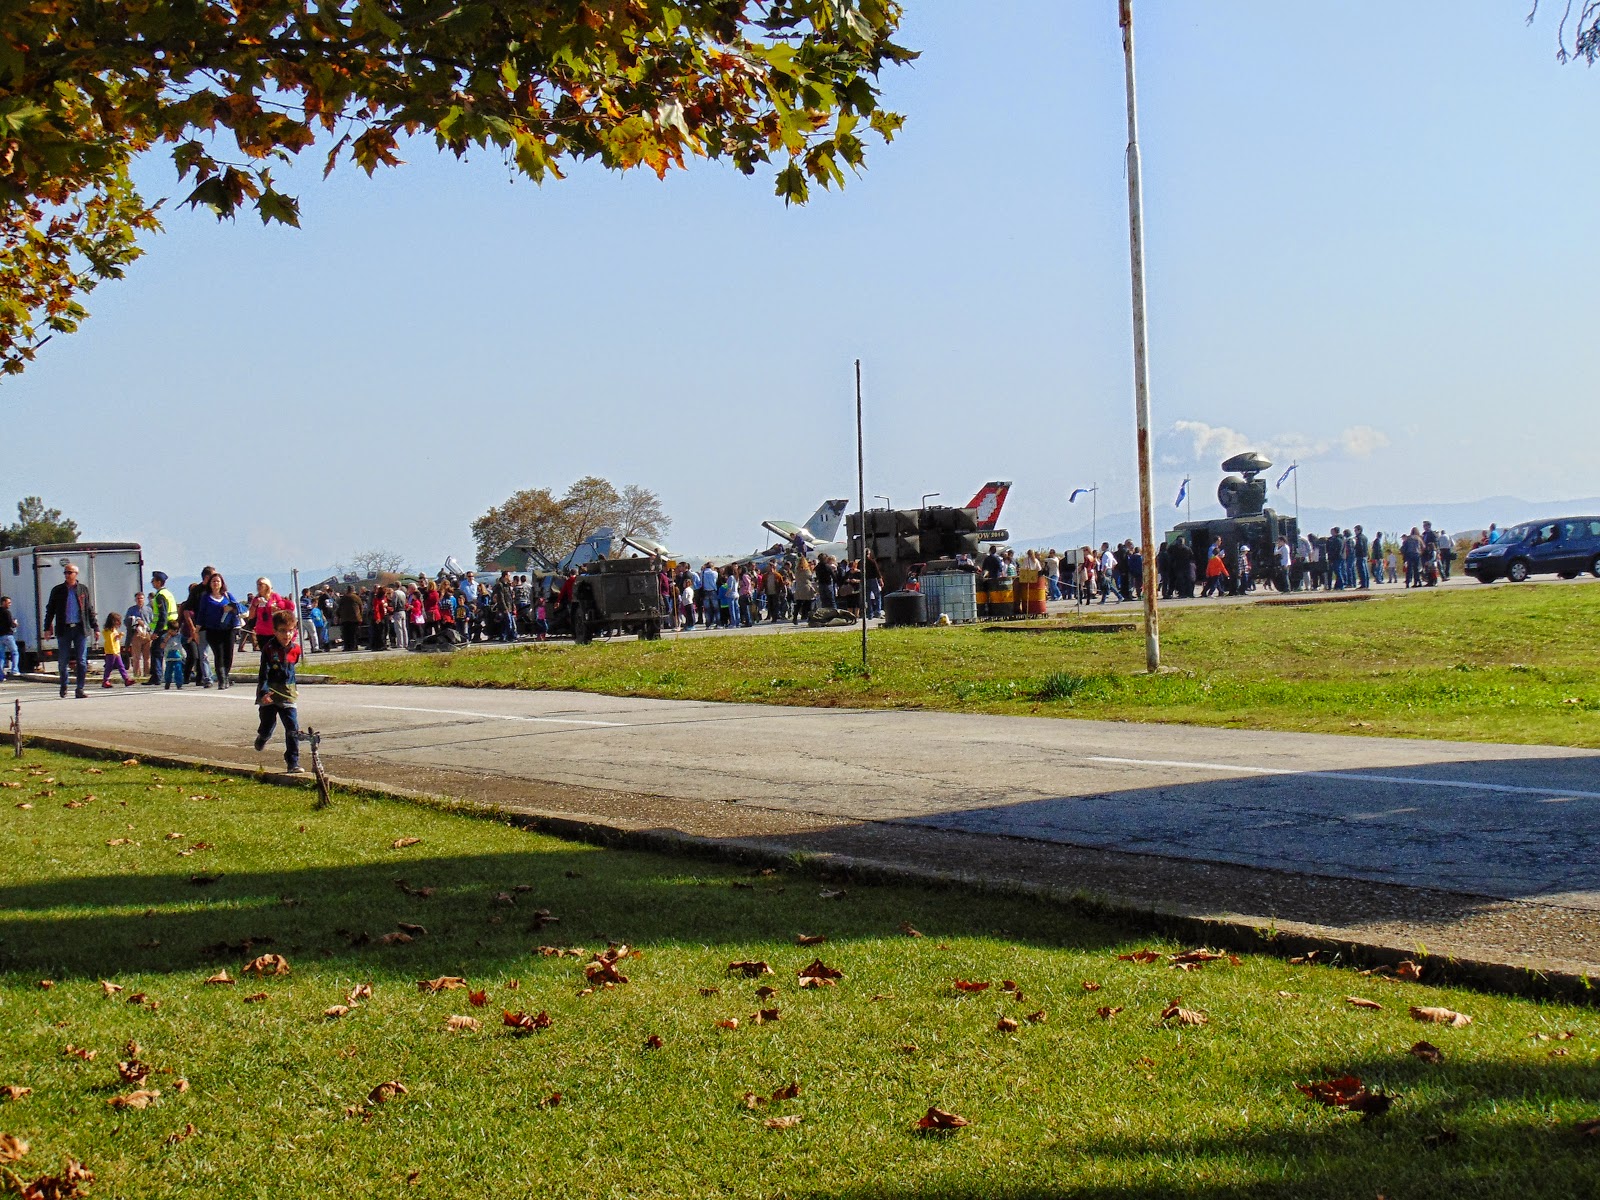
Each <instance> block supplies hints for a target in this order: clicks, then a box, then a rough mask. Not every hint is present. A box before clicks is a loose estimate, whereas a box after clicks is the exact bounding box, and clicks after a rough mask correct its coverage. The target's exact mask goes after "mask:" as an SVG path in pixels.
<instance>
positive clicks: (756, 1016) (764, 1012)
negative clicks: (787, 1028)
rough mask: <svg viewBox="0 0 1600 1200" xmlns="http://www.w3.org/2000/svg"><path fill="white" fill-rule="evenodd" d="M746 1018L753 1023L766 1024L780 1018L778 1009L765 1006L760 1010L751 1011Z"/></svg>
mask: <svg viewBox="0 0 1600 1200" xmlns="http://www.w3.org/2000/svg"><path fill="white" fill-rule="evenodd" d="M745 1019H746V1020H748V1021H749V1022H750V1024H752V1025H766V1024H769V1023H770V1022H772V1021H776V1020H777V1019H778V1010H777V1009H775V1008H763V1009H761V1010H760V1011H759V1012H753V1013H751V1014H750V1015H749V1016H748V1017H747V1018H745Z"/></svg>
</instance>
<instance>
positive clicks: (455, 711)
mask: <svg viewBox="0 0 1600 1200" xmlns="http://www.w3.org/2000/svg"><path fill="white" fill-rule="evenodd" d="M345 707H347V708H376V709H381V710H382V711H384V712H414V713H429V714H431V715H433V716H439V717H477V718H479V719H480V720H484V721H528V722H531V723H533V724H538V725H596V726H604V727H605V728H607V729H626V728H627V727H628V725H629V722H627V721H585V720H580V719H579V718H577V717H519V716H513V715H510V714H507V713H486V712H468V711H467V710H466V709H464V708H413V707H411V706H410V705H408V704H350V705H346V706H345Z"/></svg>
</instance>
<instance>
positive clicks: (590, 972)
mask: <svg viewBox="0 0 1600 1200" xmlns="http://www.w3.org/2000/svg"><path fill="white" fill-rule="evenodd" d="M635 955H636V951H634V950H631V949H629V947H627V946H626V945H617V946H607V947H606V948H605V949H604V950H601V951H600V952H599V953H597V954H596V955H595V956H594V957H593V958H592V959H590V960H589V961H588V962H586V963H584V964H583V976H584V978H585V979H587V980H588V981H589V982H590V983H591V984H595V983H627V982H628V977H627V976H626V975H624V974H623V973H622V972H621V971H619V970H617V964H618V963H620V962H622V961H623V960H624V959H627V958H631V957H634V956H635Z"/></svg>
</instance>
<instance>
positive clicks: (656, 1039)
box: [644, 1033, 664, 1050]
mask: <svg viewBox="0 0 1600 1200" xmlns="http://www.w3.org/2000/svg"><path fill="white" fill-rule="evenodd" d="M663 1045H664V1043H663V1042H662V1040H661V1038H660V1036H659V1035H658V1034H654V1033H652V1034H651V1035H650V1036H649V1037H647V1038H645V1040H644V1046H645V1049H646V1050H659V1049H661V1047H662V1046H663Z"/></svg>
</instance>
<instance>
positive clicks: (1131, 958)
mask: <svg viewBox="0 0 1600 1200" xmlns="http://www.w3.org/2000/svg"><path fill="white" fill-rule="evenodd" d="M1117 961H1118V962H1136V963H1153V962H1160V961H1161V955H1160V954H1158V953H1157V952H1156V951H1154V950H1135V951H1134V952H1133V953H1132V954H1119V955H1117Z"/></svg>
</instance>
